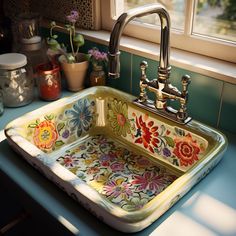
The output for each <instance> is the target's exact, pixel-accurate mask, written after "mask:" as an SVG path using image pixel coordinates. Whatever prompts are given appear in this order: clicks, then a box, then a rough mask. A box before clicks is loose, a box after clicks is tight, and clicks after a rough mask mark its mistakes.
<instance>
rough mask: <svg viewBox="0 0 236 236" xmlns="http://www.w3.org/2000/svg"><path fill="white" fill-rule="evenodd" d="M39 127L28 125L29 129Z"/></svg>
mask: <svg viewBox="0 0 236 236" xmlns="http://www.w3.org/2000/svg"><path fill="white" fill-rule="evenodd" d="M36 127H37V124H29V125H28V128H36Z"/></svg>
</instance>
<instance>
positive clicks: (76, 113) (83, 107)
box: [65, 99, 95, 137]
mask: <svg viewBox="0 0 236 236" xmlns="http://www.w3.org/2000/svg"><path fill="white" fill-rule="evenodd" d="M94 105H95V103H94V102H93V101H92V102H89V100H88V99H83V100H78V101H77V102H76V103H75V104H74V105H73V107H72V109H68V110H66V111H65V116H66V118H67V119H68V126H69V127H70V129H71V130H76V133H77V136H78V137H80V136H81V134H82V133H83V132H87V131H88V130H89V129H90V127H91V126H92V121H93V115H94Z"/></svg>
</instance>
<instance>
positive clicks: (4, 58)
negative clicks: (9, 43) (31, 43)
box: [0, 53, 27, 70]
mask: <svg viewBox="0 0 236 236" xmlns="http://www.w3.org/2000/svg"><path fill="white" fill-rule="evenodd" d="M26 64H27V58H26V56H25V55H24V54H20V53H5V54H2V55H0V69H5V70H14V69H17V68H20V67H23V66H25V65H26Z"/></svg>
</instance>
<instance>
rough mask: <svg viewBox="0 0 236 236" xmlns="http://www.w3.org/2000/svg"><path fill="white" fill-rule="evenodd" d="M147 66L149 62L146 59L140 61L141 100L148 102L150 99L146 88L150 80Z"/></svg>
mask: <svg viewBox="0 0 236 236" xmlns="http://www.w3.org/2000/svg"><path fill="white" fill-rule="evenodd" d="M147 67H148V63H147V62H146V61H142V62H141V63H140V69H141V78H140V82H139V87H140V94H139V101H140V102H146V101H147V99H148V97H147V93H146V88H147V86H148V82H149V80H148V78H147V75H146V70H147Z"/></svg>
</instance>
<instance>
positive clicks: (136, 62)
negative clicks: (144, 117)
mask: <svg viewBox="0 0 236 236" xmlns="http://www.w3.org/2000/svg"><path fill="white" fill-rule="evenodd" d="M142 61H146V62H147V63H148V67H147V70H146V74H147V78H148V79H149V80H152V79H155V78H157V69H158V64H159V62H158V61H154V60H151V59H147V58H144V57H140V56H137V55H133V60H132V69H133V72H132V91H131V92H132V94H133V95H135V96H139V92H140V88H139V81H140V77H141V70H140V63H141V62H142ZM148 97H149V98H150V99H154V95H153V94H152V93H148Z"/></svg>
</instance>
